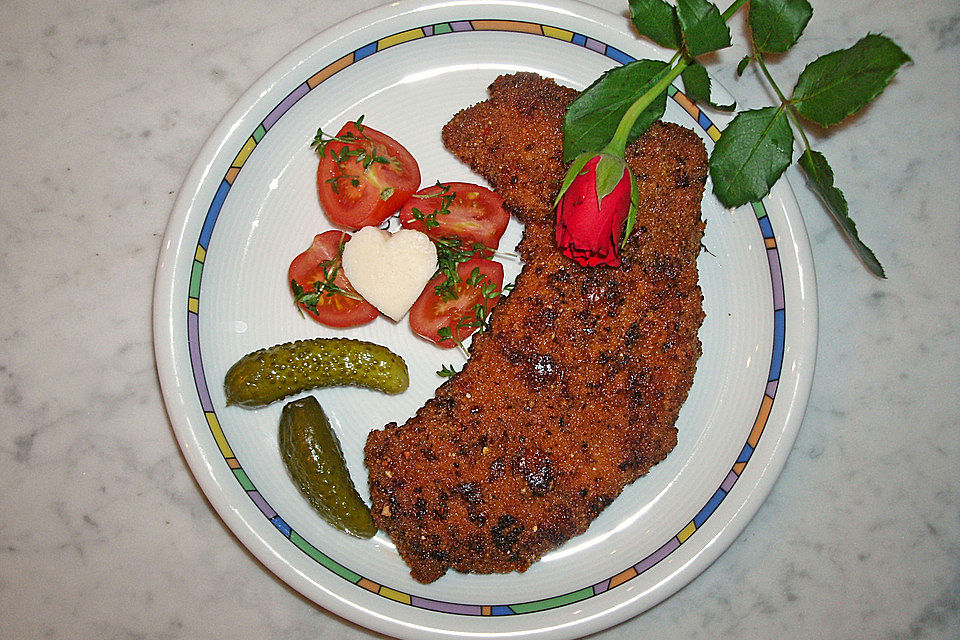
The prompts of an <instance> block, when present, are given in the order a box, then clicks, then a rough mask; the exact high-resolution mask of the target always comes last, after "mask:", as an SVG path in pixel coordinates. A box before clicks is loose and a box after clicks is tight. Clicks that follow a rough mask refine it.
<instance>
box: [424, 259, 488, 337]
mask: <svg viewBox="0 0 960 640" xmlns="http://www.w3.org/2000/svg"><path fill="white" fill-rule="evenodd" d="M457 276H458V277H459V282H457V283H456V284H455V285H453V286H452V287H450V288H449V289H447V291H448V293H449V294H450V295H447V296H446V297H441V296H440V295H439V294H438V293H437V287H440V286H441V285H443V284H444V282H446V280H447V277H446V275H444V274H442V273H441V274H439V275H437V276H434V278H433V279H432V280H430V282H428V283H427V286H426V287H424V289H423V293H421V294H420V297H419V298H417V301H416V302H414V303H413V306H412V307H411V308H410V328H411V329H413V331H414V333H416V334H418V335H420V336H423V337H424V338H426V339H427V340H430V341H432V342H435V343H437V344H438V345H440V346H441V347H447V348H452V347H455V346H457V341H460V342H463V341H464V340H466V339H467V337H469V336H470V335H471V334H472V333H473V332H474V331H476V330H477V326H470V324H472V323H474V322H475V321H476V320H477V305H482V306H483V307H484V308H485V311H484V313H488V312H489V311H490V309H492V308H493V307H494V305H496V303H497V301H498V300H499V299H500V296H499V295H495V294H494V292H495V293H496V294H498V293H499V292H500V291H501V290H502V289H503V265H501V264H500V263H499V262H494V261H493V260H487V259H485V258H472V259H470V260H467V261H466V262H461V263H460V264H459V265H457ZM485 293H486V295H485ZM451 295H455V297H452V298H451V297H450V296H451ZM448 298H449V299H448ZM447 331H449V334H448V336H449V337H446V338H445V337H444V334H445V333H447ZM454 338H455V339H454Z"/></svg>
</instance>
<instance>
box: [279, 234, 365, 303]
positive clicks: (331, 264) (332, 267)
mask: <svg viewBox="0 0 960 640" xmlns="http://www.w3.org/2000/svg"><path fill="white" fill-rule="evenodd" d="M343 238H344V236H343V235H341V236H340V242H339V243H338V244H337V255H335V256H334V257H332V258H330V259H329V260H324V261H323V262H321V263H319V264H318V265H317V266H318V267H320V270H321V271H322V273H323V277H322V278H321V279H319V280H317V281H315V282H313V283H312V284H313V291H308V290H306V289H304V287H303V286H302V285H301V284H300V283H299V282H297V281H296V280H293V279H291V280H290V289H291V290H292V291H293V302H294V304H295V305H297V310H298V311H300V306H301V305H303V307H304V308H306V309H307V310H308V311H312V312H313V313H317V305H319V304H320V301H321V299H322V298H324V297H327V298H329V297H332V296H343V297H345V298H350V299H351V300H363V298H362V297H360V296H359V295H358V294H356V293H354V292H352V291H347V290H346V289H344V288H343V287H341V286H340V285H338V284H337V283H336V279H337V275H339V273H340V268H341V267H340V263H341V261H342V260H343V246H344V245H345V244H346V241H345V240H344V239H343ZM302 313H303V312H302V311H301V315H302Z"/></svg>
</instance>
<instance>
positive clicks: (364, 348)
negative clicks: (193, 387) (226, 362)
mask: <svg viewBox="0 0 960 640" xmlns="http://www.w3.org/2000/svg"><path fill="white" fill-rule="evenodd" d="M409 384H410V375H409V373H408V371H407V365H406V363H405V362H404V361H403V358H401V357H400V356H398V355H397V354H395V353H394V352H392V351H390V350H389V349H387V348H386V347H384V346H381V345H378V344H374V343H372V342H364V341H362V340H351V339H349V338H314V339H312V340H298V341H296V342H287V343H284V344H278V345H276V346H273V347H269V348H267V349H260V350H258V351H254V352H253V353H248V354H247V355H245V356H243V357H242V358H240V360H238V361H237V362H236V363H235V364H234V365H233V366H232V367H230V370H229V371H227V375H226V378H225V380H224V384H223V386H224V392H225V393H226V396H227V404H228V405H240V406H241V407H247V408H256V407H262V406H265V405H268V404H270V403H271V402H274V401H276V400H280V399H282V398H285V397H287V396H289V395H293V394H295V393H300V392H301V391H307V390H309V389H315V388H317V387H331V386H338V385H352V386H357V387H366V388H369V389H377V390H379V391H383V392H384V393H390V394H396V393H401V392H403V391H405V390H406V389H407V387H408V386H409Z"/></svg>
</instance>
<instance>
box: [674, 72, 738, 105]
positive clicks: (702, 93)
mask: <svg viewBox="0 0 960 640" xmlns="http://www.w3.org/2000/svg"><path fill="white" fill-rule="evenodd" d="M680 77H681V78H682V79H683V90H684V93H686V94H687V97H688V98H690V99H691V100H693V101H694V102H700V103H704V104H709V105H710V106H712V107H713V108H715V109H720V110H721V111H733V110H734V109H736V108H737V103H736V102H734V103H732V104H717V103H716V102H714V100H713V99H712V98H711V97H710V74H708V73H707V70H706V69H705V68H704V67H703V65H702V64H699V63H697V62H694V63H693V64H691V65H690V66H689V67H687V68H686V69H684V70H683V72H682V73H681V74H680Z"/></svg>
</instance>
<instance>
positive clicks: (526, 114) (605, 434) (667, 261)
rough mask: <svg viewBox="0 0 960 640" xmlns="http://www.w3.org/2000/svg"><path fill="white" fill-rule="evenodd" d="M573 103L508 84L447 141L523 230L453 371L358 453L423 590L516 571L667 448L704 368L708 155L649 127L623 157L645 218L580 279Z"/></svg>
mask: <svg viewBox="0 0 960 640" xmlns="http://www.w3.org/2000/svg"><path fill="white" fill-rule="evenodd" d="M575 95H576V93H575V92H574V91H573V90H572V89H568V88H564V87H561V86H559V85H557V84H556V83H554V82H553V81H551V80H547V79H543V78H540V77H539V76H536V75H533V74H515V75H512V76H503V77H500V78H498V79H497V80H496V81H495V82H494V83H493V84H492V85H491V86H490V98H489V100H487V101H485V102H482V103H480V104H478V105H476V106H473V107H471V108H468V109H465V110H464V111H462V112H460V113H458V114H457V115H456V116H455V117H454V118H453V119H452V120H451V121H450V122H449V123H448V124H447V125H446V127H445V128H444V131H443V139H444V143H445V144H446V145H447V147H448V148H449V149H450V150H451V151H453V153H455V154H456V155H457V156H458V157H459V158H461V159H462V160H463V161H464V162H466V163H467V164H469V166H470V167H471V168H473V170H474V171H476V172H477V173H479V174H480V175H481V176H483V177H484V178H486V179H487V180H488V181H489V182H490V183H491V185H492V186H493V188H494V189H495V190H496V191H497V192H499V193H500V195H501V196H503V197H504V200H505V204H506V206H507V208H508V209H510V210H511V211H512V212H513V213H514V214H516V215H517V216H518V217H519V219H520V220H521V221H522V222H524V223H525V229H524V232H523V239H522V241H521V243H520V247H519V251H520V254H521V257H522V259H523V261H524V263H525V264H524V267H523V270H522V272H521V273H520V275H519V276H518V277H517V280H516V283H515V288H514V290H513V292H512V293H511V294H510V295H509V296H507V297H506V298H505V299H504V300H503V301H501V302H500V304H499V305H498V306H497V307H496V308H495V309H494V311H493V313H492V317H491V321H490V327H489V330H488V331H486V332H484V333H481V334H479V335H477V336H476V337H475V339H474V341H473V345H472V347H471V358H470V360H469V361H468V362H467V363H466V365H465V366H464V368H463V370H462V371H461V372H459V373H458V374H457V375H456V376H454V377H452V378H451V379H449V380H448V381H446V382H445V383H444V384H443V385H442V386H441V387H440V388H439V389H438V390H437V392H436V395H435V397H434V398H433V399H431V400H429V401H428V402H427V403H426V404H425V405H424V406H423V407H422V408H421V409H420V410H419V411H418V412H417V414H416V415H415V416H414V417H413V418H411V419H410V420H409V421H407V423H406V424H404V425H402V426H398V425H396V424H389V425H387V426H386V427H384V428H383V429H382V430H376V431H373V432H371V433H370V435H369V437H368V440H367V444H366V449H365V460H366V465H367V468H368V469H369V481H370V493H371V497H372V499H373V517H374V520H375V521H376V523H377V525H378V526H379V527H380V528H381V529H383V530H384V531H385V532H386V533H387V534H389V535H390V537H391V538H392V539H393V540H394V542H395V543H396V545H397V549H398V551H399V553H400V556H401V557H402V558H403V559H404V560H405V561H406V562H407V564H408V565H409V566H410V569H411V574H412V576H413V577H414V578H415V579H417V580H419V581H421V582H432V581H433V580H436V579H437V578H439V577H440V576H442V575H443V574H444V573H445V572H446V571H447V569H449V568H453V569H455V570H457V571H462V572H471V573H496V572H509V571H524V570H525V569H527V568H528V567H529V566H530V565H531V564H532V563H533V562H535V561H536V560H537V559H538V558H540V557H541V556H542V555H543V554H544V553H546V552H548V551H550V550H551V549H554V548H556V547H557V546H559V545H561V544H562V543H564V542H565V541H566V540H569V539H570V538H571V537H573V536H575V535H578V534H580V533H583V532H584V531H585V530H586V529H587V527H588V526H589V525H590V523H591V522H592V521H593V520H594V518H596V516H597V515H598V514H599V513H600V512H601V511H603V509H604V508H605V507H606V506H607V505H609V504H610V503H611V502H612V501H613V500H614V498H616V497H617V496H618V495H619V494H620V493H621V491H622V490H623V488H624V486H625V485H627V484H628V483H630V482H633V481H634V480H636V479H637V478H638V477H640V476H642V475H644V474H646V473H647V472H648V471H649V469H650V467H652V466H653V465H654V464H656V463H657V462H659V461H660V460H662V459H663V458H664V457H665V456H666V455H667V454H668V453H669V452H670V451H671V450H672V449H673V447H674V446H675V445H676V442H677V431H676V428H675V427H674V422H675V421H676V419H677V414H678V412H679V410H680V406H681V405H682V404H683V402H684V400H685V399H686V396H687V391H688V390H689V388H690V385H691V383H692V381H693V375H694V370H695V368H696V362H697V359H698V358H699V356H700V342H699V340H698V338H697V331H698V329H699V327H700V324H701V322H702V320H703V311H702V309H701V301H702V297H701V293H700V288H699V286H698V284H697V266H696V258H697V254H698V252H699V249H700V238H701V235H702V232H703V223H702V222H701V220H700V200H701V197H702V195H703V187H704V183H705V181H706V174H707V168H706V167H707V156H706V152H705V150H704V147H703V143H702V142H701V141H700V139H699V138H698V137H697V136H696V135H695V134H694V133H693V132H691V131H689V130H687V129H684V128H682V127H679V126H677V125H673V124H663V123H658V124H655V125H654V126H653V127H651V128H650V129H649V130H648V132H647V133H646V134H645V135H644V136H642V137H641V139H640V140H638V141H637V142H636V143H635V144H633V145H632V146H631V147H630V149H629V150H628V153H627V159H628V163H629V164H630V167H631V169H632V170H633V172H634V175H635V176H636V178H637V182H638V186H639V190H640V214H639V218H638V220H637V223H636V226H635V227H634V231H633V234H632V235H631V237H630V239H629V241H628V243H627V246H626V248H625V249H624V250H623V252H622V258H623V264H622V266H620V267H617V268H610V267H595V268H589V267H582V266H580V265H579V264H577V263H576V262H574V261H573V260H571V259H569V258H567V257H565V256H564V255H562V254H561V253H560V250H559V249H558V248H557V246H556V243H555V240H554V224H553V221H554V213H553V210H552V204H553V199H554V197H555V195H556V193H557V190H558V188H559V185H560V182H561V181H562V178H563V173H564V166H563V163H562V160H561V159H562V145H563V139H562V123H563V114H564V111H565V109H566V107H567V105H568V104H569V102H570V101H571V100H572V99H573V98H574V97H575Z"/></svg>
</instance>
